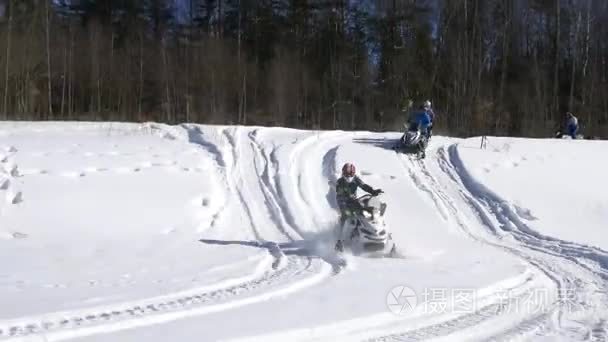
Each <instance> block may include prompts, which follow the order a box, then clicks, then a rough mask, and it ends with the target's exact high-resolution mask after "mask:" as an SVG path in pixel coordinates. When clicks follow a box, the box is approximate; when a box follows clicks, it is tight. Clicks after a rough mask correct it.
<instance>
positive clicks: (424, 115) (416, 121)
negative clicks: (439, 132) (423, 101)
mask: <svg viewBox="0 0 608 342" xmlns="http://www.w3.org/2000/svg"><path fill="white" fill-rule="evenodd" d="M432 123H433V121H432V119H431V116H430V115H429V113H428V111H427V110H426V108H425V107H424V105H423V106H420V108H419V109H418V110H417V111H415V112H414V113H412V118H411V120H410V125H411V126H410V127H411V128H418V129H420V133H422V134H423V135H424V136H425V137H426V138H427V139H428V138H429V136H430V127H431V125H432Z"/></svg>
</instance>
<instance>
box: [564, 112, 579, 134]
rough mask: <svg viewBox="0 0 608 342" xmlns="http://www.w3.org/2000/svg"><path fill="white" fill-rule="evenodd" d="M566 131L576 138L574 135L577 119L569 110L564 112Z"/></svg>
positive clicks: (576, 128)
mask: <svg viewBox="0 0 608 342" xmlns="http://www.w3.org/2000/svg"><path fill="white" fill-rule="evenodd" d="M566 131H567V132H568V135H569V136H570V137H571V138H572V139H576V135H577V134H578V119H577V118H576V116H574V114H572V113H570V112H568V113H566Z"/></svg>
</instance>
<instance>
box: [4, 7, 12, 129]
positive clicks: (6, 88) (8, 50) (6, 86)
mask: <svg viewBox="0 0 608 342" xmlns="http://www.w3.org/2000/svg"><path fill="white" fill-rule="evenodd" d="M8 11H9V12H8V33H7V38H6V65H5V69H4V72H5V74H4V119H5V120H7V119H8V91H9V83H8V80H9V77H8V73H9V70H10V61H11V43H12V42H11V36H12V34H13V6H12V1H11V0H9V1H8Z"/></svg>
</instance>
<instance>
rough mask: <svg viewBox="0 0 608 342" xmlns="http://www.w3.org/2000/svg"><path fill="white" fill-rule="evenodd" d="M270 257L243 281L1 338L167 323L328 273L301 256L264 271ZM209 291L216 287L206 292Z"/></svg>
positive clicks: (7, 326)
mask: <svg viewBox="0 0 608 342" xmlns="http://www.w3.org/2000/svg"><path fill="white" fill-rule="evenodd" d="M271 259H272V258H270V259H269V260H268V261H267V262H266V263H262V264H260V265H258V270H256V272H255V273H261V275H259V274H254V275H255V277H253V279H250V280H246V281H244V279H232V280H229V281H224V282H222V283H220V284H216V285H211V286H207V287H205V288H203V289H200V290H196V289H194V290H189V291H185V292H184V294H172V295H167V296H163V297H158V298H151V299H144V300H139V301H134V302H128V303H122V304H115V305H109V306H104V307H98V308H95V307H94V308H84V309H80V310H72V311H64V312H58V313H51V314H46V315H39V316H36V317H25V318H21V319H14V320H8V321H0V340H3V339H6V338H18V337H25V336H28V337H29V336H33V335H38V336H42V337H43V338H45V339H48V340H61V339H66V338H75V337H81V336H88V335H93V334H99V333H109V332H113V331H118V330H124V329H131V328H136V327H142V326H148V325H153V324H161V323H166V322H170V321H173V320H177V319H181V318H186V317H192V316H199V315H204V314H209V313H214V312H219V311H224V310H228V309H232V308H235V307H239V306H244V305H249V304H253V303H256V302H260V301H263V300H268V299H270V298H274V297H277V296H282V295H285V294H287V293H291V292H294V291H297V290H299V289H300V288H303V287H306V286H310V285H312V284H315V283H317V282H319V281H321V280H322V279H324V278H325V277H326V276H328V275H329V272H330V270H329V268H328V267H327V266H326V265H324V264H323V263H322V262H320V261H319V260H316V259H314V258H300V257H287V258H286V262H285V263H284V265H283V266H282V267H280V268H278V269H277V270H275V269H270V270H269V269H268V268H269V267H268V263H269V262H271ZM294 279H295V280H298V281H297V282H294ZM226 283H234V284H229V285H226ZM212 287H216V288H215V289H212V290H206V289H208V288H212ZM269 288H270V289H271V290H270V291H268V290H267V289H269ZM247 294H251V296H246V295H247ZM242 297H244V298H242Z"/></svg>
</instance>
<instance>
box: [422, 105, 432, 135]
mask: <svg viewBox="0 0 608 342" xmlns="http://www.w3.org/2000/svg"><path fill="white" fill-rule="evenodd" d="M422 106H423V107H424V110H425V111H426V113H427V114H428V116H429V119H430V124H429V126H428V127H427V129H426V132H427V134H426V137H427V139H431V135H433V122H435V112H434V111H433V108H431V101H430V100H426V101H424V104H423V105H422Z"/></svg>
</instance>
